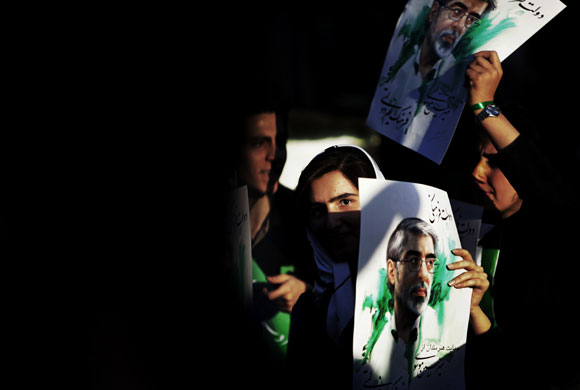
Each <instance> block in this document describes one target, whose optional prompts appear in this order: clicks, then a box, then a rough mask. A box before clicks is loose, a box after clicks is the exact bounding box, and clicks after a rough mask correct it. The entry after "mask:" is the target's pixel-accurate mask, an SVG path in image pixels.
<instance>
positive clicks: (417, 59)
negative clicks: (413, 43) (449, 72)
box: [413, 46, 444, 82]
mask: <svg viewBox="0 0 580 390" xmlns="http://www.w3.org/2000/svg"><path fill="white" fill-rule="evenodd" d="M422 52H423V47H422V46H421V47H419V50H417V52H416V54H415V59H414V61H413V68H414V70H415V75H419V62H420V60H421V53H422ZM443 62H444V59H443V58H439V59H438V60H437V62H435V64H434V65H433V67H432V68H431V70H430V71H429V72H428V73H427V75H426V76H425V79H424V80H423V82H428V81H431V80H433V79H434V78H435V77H436V76H437V75H438V74H439V70H440V68H441V67H442V66H443Z"/></svg>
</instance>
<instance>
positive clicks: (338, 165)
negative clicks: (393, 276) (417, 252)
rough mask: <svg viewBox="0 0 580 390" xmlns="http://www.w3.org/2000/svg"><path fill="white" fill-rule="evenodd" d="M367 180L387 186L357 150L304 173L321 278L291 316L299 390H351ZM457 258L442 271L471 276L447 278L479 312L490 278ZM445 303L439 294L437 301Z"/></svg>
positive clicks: (335, 150)
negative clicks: (362, 188) (468, 293)
mask: <svg viewBox="0 0 580 390" xmlns="http://www.w3.org/2000/svg"><path fill="white" fill-rule="evenodd" d="M364 177H370V178H376V179H375V180H376V181H377V182H379V183H381V182H385V181H384V178H383V175H382V173H381V171H380V170H379V168H378V166H377V165H376V163H375V162H374V161H373V160H372V159H371V158H370V156H369V155H368V154H367V153H366V152H365V151H364V150H362V149H360V148H358V147H353V146H339V147H332V148H329V149H327V150H326V151H324V152H323V153H321V154H319V155H318V156H317V157H315V158H314V159H313V160H312V161H311V162H310V164H309V165H308V166H307V167H306V168H305V169H304V171H303V173H302V175H301V178H300V181H299V184H298V187H297V190H296V191H297V194H298V198H299V202H298V204H299V207H298V213H299V215H298V216H299V218H301V219H302V220H303V221H304V224H305V226H306V230H307V232H308V236H309V239H310V242H311V245H312V247H313V249H314V252H315V260H316V264H317V267H318V271H319V279H318V280H317V282H316V285H315V290H314V291H312V292H310V291H309V292H306V293H304V294H303V295H302V296H301V297H300V299H299V300H298V302H297V303H296V305H295V307H294V310H293V312H292V320H291V330H290V338H289V345H288V361H289V368H290V373H291V374H292V375H291V381H292V382H293V384H294V385H296V386H300V387H304V386H305V385H306V386H307V387H308V388H339V389H342V388H344V389H351V388H352V373H353V371H352V367H353V350H352V348H353V327H354V323H353V319H354V313H355V307H354V302H355V289H354V288H355V284H356V283H357V280H356V278H357V260H358V258H359V252H360V248H359V246H360V245H359V244H360V223H361V202H360V197H359V196H360V193H359V178H364ZM367 180H371V179H367ZM394 193H395V194H398V195H403V194H402V193H400V192H397V191H394ZM433 201H434V202H436V201H435V200H433ZM439 217H440V215H439ZM455 247H456V246H453V247H452V248H455ZM450 249H451V248H450ZM455 253H456V255H458V256H463V257H465V260H461V261H459V262H456V263H449V264H447V268H443V271H445V270H447V271H451V270H454V269H465V270H467V271H468V272H465V273H463V274H461V275H460V276H458V277H456V278H449V279H447V280H446V283H447V282H449V283H450V285H454V286H455V287H456V288H458V289H459V288H465V287H474V291H476V290H478V291H480V293H479V292H478V293H474V294H473V295H472V297H473V298H472V299H473V300H472V305H475V306H477V305H478V299H480V298H481V295H482V294H483V292H484V291H485V289H486V288H487V286H486V284H485V281H486V278H485V274H483V273H482V270H481V269H480V268H479V267H477V266H476V265H475V264H474V263H473V261H472V260H471V257H470V256H469V254H468V253H466V251H465V252H462V251H461V250H458V251H456V252H455ZM410 259H411V258H410V257H409V258H407V257H405V258H401V259H400V260H403V261H404V262H405V261H411V260H410ZM405 267H406V268H409V267H411V268H412V266H410V265H406V266H405ZM411 271H412V270H411ZM437 276H439V274H438V275H437ZM440 279H441V278H438V280H440ZM449 287H450V286H449ZM438 288H439V290H435V291H440V290H441V286H440V285H439V287H438ZM470 290H471V289H470ZM441 295H442V294H441V293H440V292H439V293H437V296H438V297H441ZM478 297H479V298H478ZM467 301H469V299H468V300H467ZM402 359H403V358H402V357H401V359H399V360H402ZM305 378H307V379H305Z"/></svg>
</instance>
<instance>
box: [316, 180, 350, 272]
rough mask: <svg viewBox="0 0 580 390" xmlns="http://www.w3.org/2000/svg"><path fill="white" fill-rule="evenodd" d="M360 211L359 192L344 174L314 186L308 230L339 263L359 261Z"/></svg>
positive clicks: (317, 181) (318, 182)
mask: <svg viewBox="0 0 580 390" xmlns="http://www.w3.org/2000/svg"><path fill="white" fill-rule="evenodd" d="M360 210H361V208H360V200H359V192H358V189H357V188H356V187H355V186H354V185H353V184H352V183H351V182H350V180H349V179H347V177H346V176H345V175H344V174H343V173H342V172H341V171H339V170H336V171H332V172H329V173H327V174H325V175H323V176H321V177H320V178H318V179H316V180H314V181H313V182H312V183H311V185H310V202H309V214H308V227H309V229H310V231H311V232H312V234H313V235H314V236H315V237H316V239H317V240H318V242H320V244H321V245H322V246H323V247H324V249H325V250H326V251H327V253H328V254H329V255H330V257H331V258H332V259H333V260H334V261H335V262H349V263H351V264H355V262H356V259H357V258H358V247H359V234H360Z"/></svg>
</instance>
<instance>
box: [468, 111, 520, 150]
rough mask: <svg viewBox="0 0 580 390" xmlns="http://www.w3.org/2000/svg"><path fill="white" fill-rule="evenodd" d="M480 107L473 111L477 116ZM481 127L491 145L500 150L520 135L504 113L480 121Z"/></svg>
mask: <svg viewBox="0 0 580 390" xmlns="http://www.w3.org/2000/svg"><path fill="white" fill-rule="evenodd" d="M481 111H483V110H482V109H479V110H477V111H475V112H474V114H475V115H476V116H477V114H479V113H480V112H481ZM481 127H482V128H483V129H484V130H485V132H486V133H487V135H488V136H489V139H490V140H491V142H492V143H493V146H495V148H496V149H497V150H498V151H500V150H503V149H504V148H506V147H507V146H509V145H510V144H511V143H512V142H514V141H515V139H516V138H518V136H519V135H520V133H519V132H518V130H517V129H516V128H515V127H514V126H513V125H512V124H511V123H510V121H509V120H508V119H507V118H506V117H505V115H503V114H500V115H499V116H498V117H489V118H486V119H484V120H483V121H482V122H481Z"/></svg>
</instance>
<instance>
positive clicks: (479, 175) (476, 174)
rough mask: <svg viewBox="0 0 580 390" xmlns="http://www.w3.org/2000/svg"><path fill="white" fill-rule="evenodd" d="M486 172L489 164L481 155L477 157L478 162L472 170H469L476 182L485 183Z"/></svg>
mask: <svg viewBox="0 0 580 390" xmlns="http://www.w3.org/2000/svg"><path fill="white" fill-rule="evenodd" d="M488 172H489V165H488V164H487V161H486V160H485V158H484V157H483V156H482V157H480V158H479V162H478V163H477V165H476V166H475V168H474V169H473V172H471V176H472V177H473V179H474V180H475V182H476V183H478V184H485V183H486V182H487V175H488Z"/></svg>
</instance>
